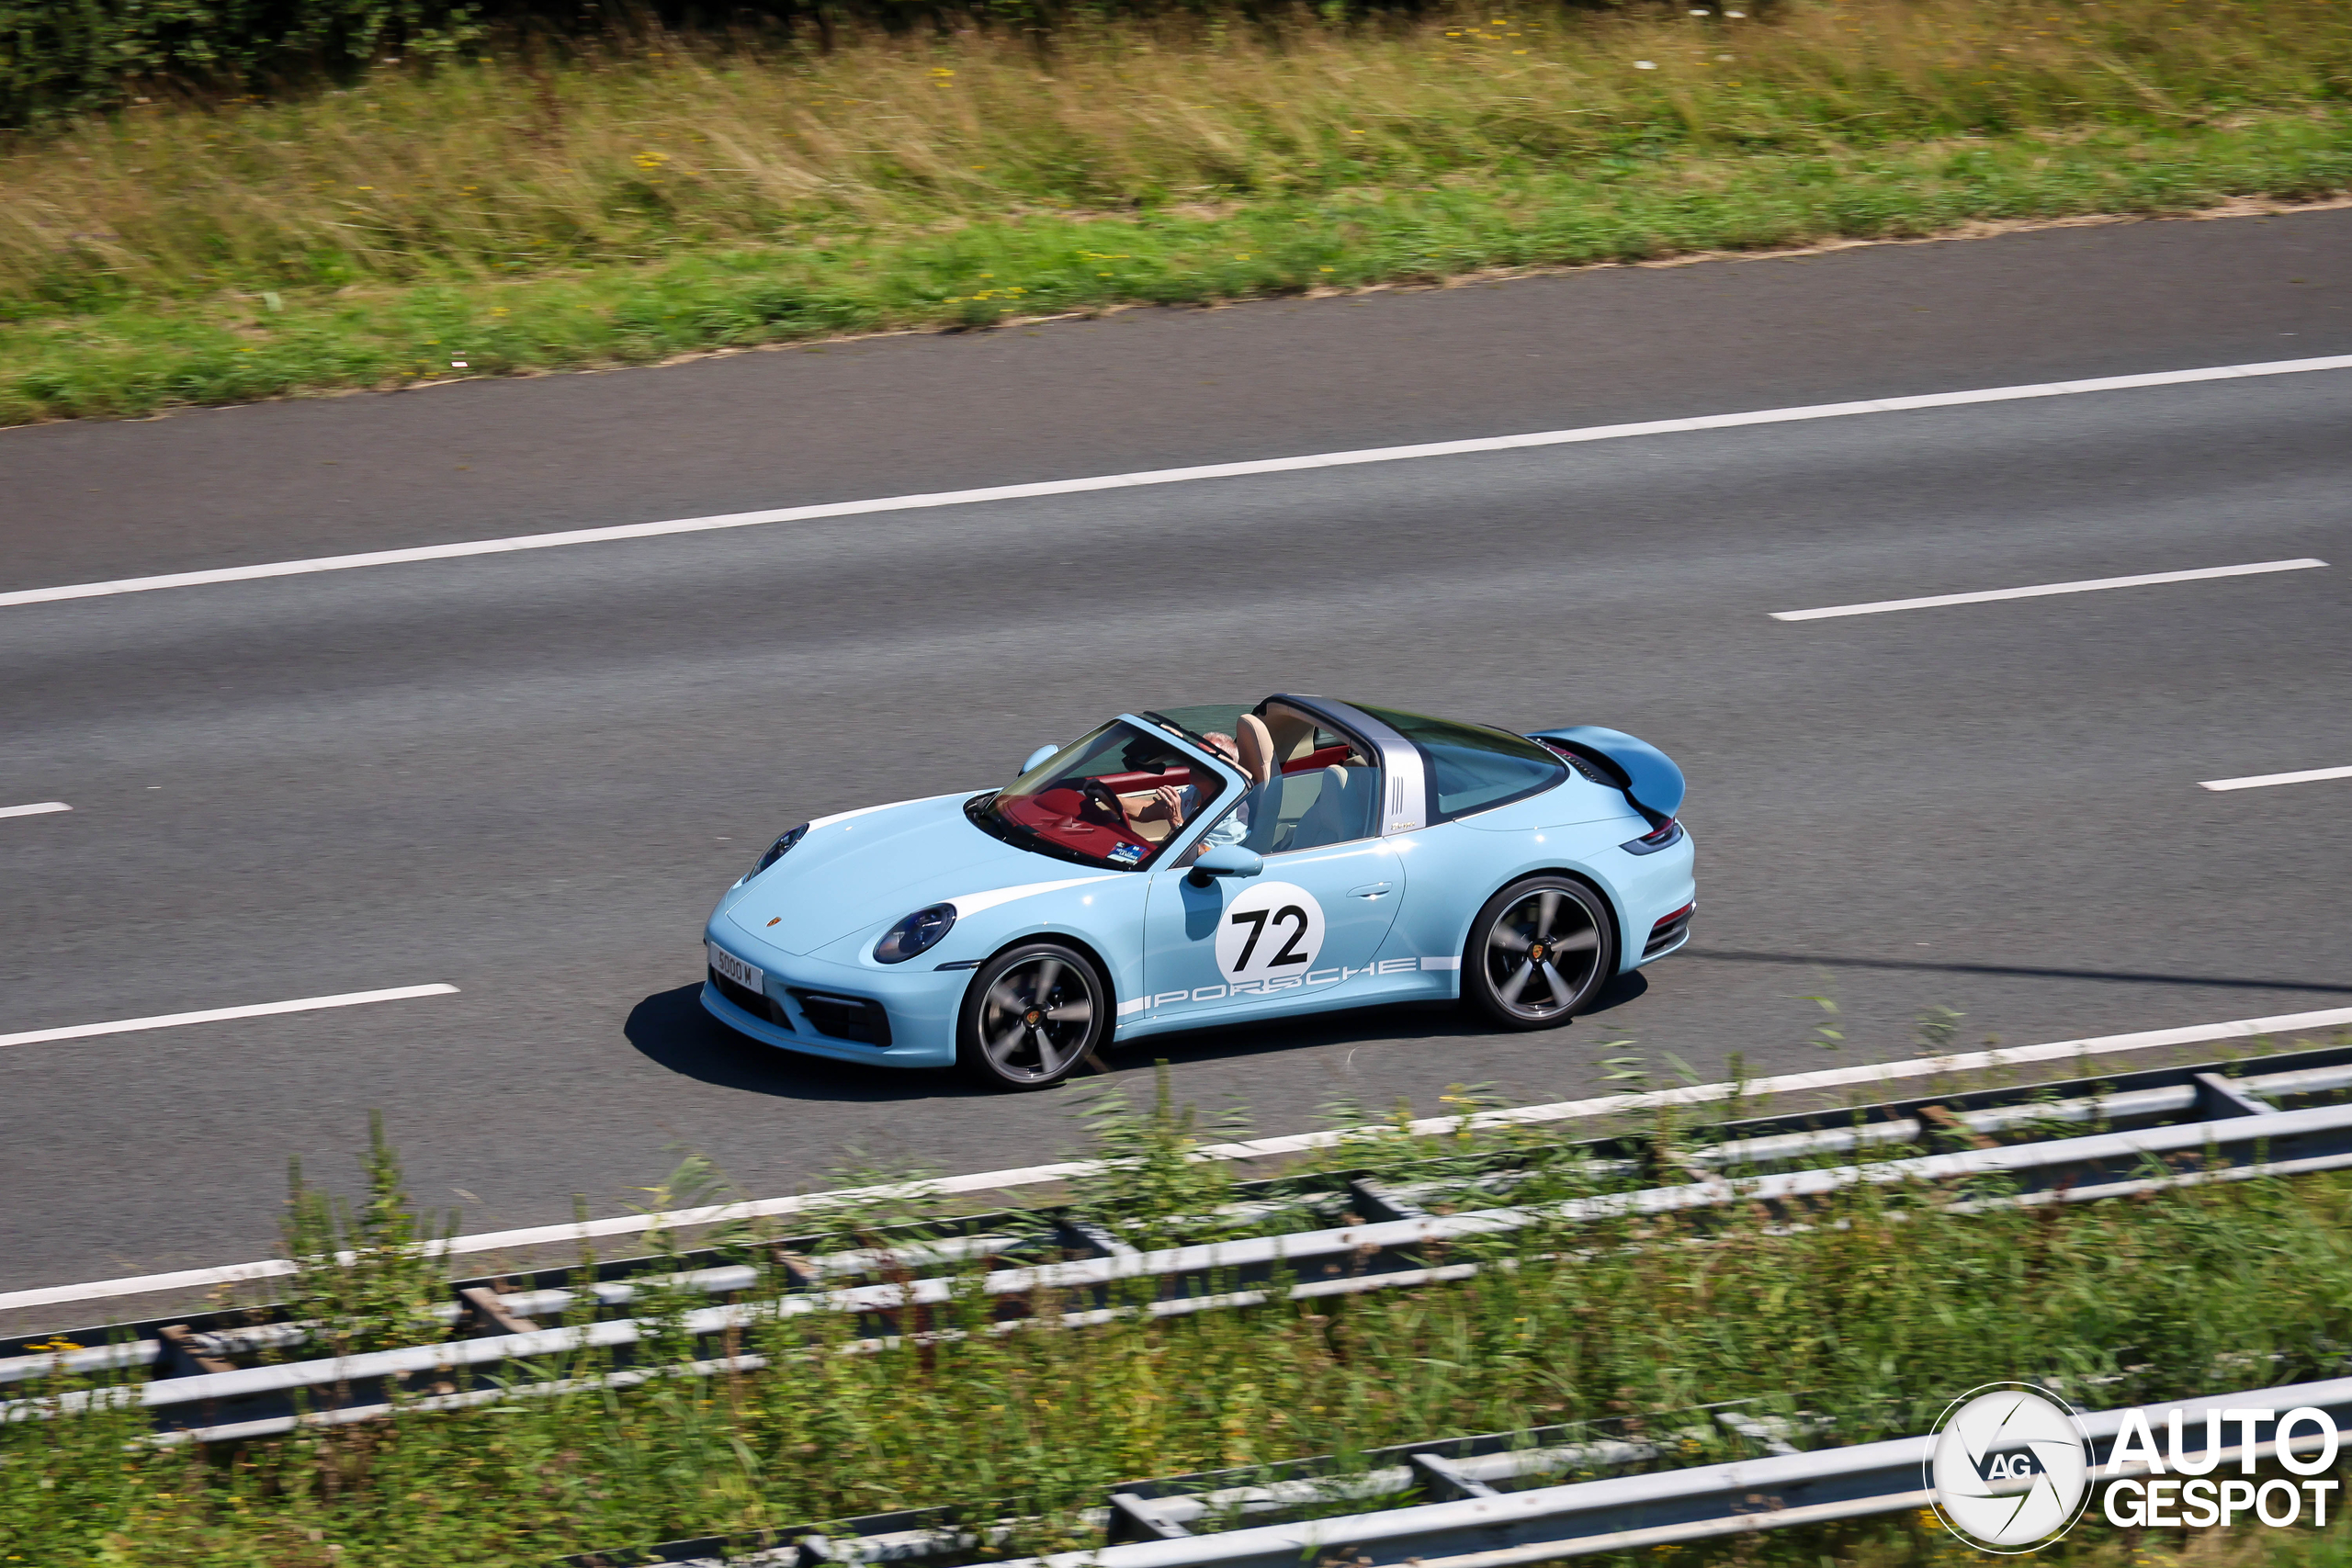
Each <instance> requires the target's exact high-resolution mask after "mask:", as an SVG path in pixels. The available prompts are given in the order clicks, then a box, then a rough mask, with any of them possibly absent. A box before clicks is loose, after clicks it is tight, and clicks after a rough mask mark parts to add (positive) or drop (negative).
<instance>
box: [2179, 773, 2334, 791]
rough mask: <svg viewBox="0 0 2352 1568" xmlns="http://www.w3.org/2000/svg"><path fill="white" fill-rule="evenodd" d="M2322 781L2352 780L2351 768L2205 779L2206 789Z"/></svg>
mask: <svg viewBox="0 0 2352 1568" xmlns="http://www.w3.org/2000/svg"><path fill="white" fill-rule="evenodd" d="M2322 779H2352V768H2307V769H2305V770H2304V771H2303V772H2301V773H2256V775H2255V776H2254V777H2252V778H2249V779H2207V780H2206V781H2205V783H2204V784H2203V786H2202V787H2204V788H2206V789H2261V788H2262V787H2264V786H2265V785H2267V784H2317V783H2318V782H2319V781H2320V780H2322Z"/></svg>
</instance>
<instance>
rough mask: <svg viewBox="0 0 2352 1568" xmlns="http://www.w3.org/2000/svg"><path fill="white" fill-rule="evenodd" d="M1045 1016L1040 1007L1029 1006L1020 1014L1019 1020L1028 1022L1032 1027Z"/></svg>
mask: <svg viewBox="0 0 2352 1568" xmlns="http://www.w3.org/2000/svg"><path fill="white" fill-rule="evenodd" d="M1045 1016H1046V1014H1045V1010H1043V1009H1041V1008H1031V1009H1030V1010H1028V1011H1027V1012H1024V1013H1023V1014H1022V1015H1021V1021H1022V1022H1023V1023H1026V1024H1029V1025H1031V1026H1032V1027H1035V1025H1036V1024H1037V1023H1039V1022H1040V1021H1043V1020H1044V1018H1045Z"/></svg>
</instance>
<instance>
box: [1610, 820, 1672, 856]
mask: <svg viewBox="0 0 2352 1568" xmlns="http://www.w3.org/2000/svg"><path fill="white" fill-rule="evenodd" d="M1681 841H1682V824H1681V823H1680V822H1679V821H1678V820H1676V819H1675V818H1671V817H1669V818H1667V819H1666V824H1665V826H1663V827H1660V828H1657V829H1652V830H1651V831H1649V832H1646V833H1645V834H1643V835H1642V836H1641V837H1640V838H1638V839H1628V840H1625V842H1623V844H1620V845H1619V846H1618V848H1620V849H1622V850H1623V851H1624V852H1626V853H1627V854H1629V855H1654V854H1656V853H1657V852H1658V851H1660V850H1663V849H1667V848H1669V847H1671V846H1673V845H1675V844H1678V843H1680V842H1681Z"/></svg>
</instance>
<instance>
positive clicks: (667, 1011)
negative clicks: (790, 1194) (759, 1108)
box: [621, 983, 988, 1104]
mask: <svg viewBox="0 0 2352 1568" xmlns="http://www.w3.org/2000/svg"><path fill="white" fill-rule="evenodd" d="M621 1032H622V1033H623V1034H625V1035H627V1036H628V1043H630V1044H632V1045H634V1046H636V1047H637V1048H638V1050H639V1053H640V1054H642V1055H644V1056H645V1057H646V1058H647V1059H648V1060H649V1061H651V1062H653V1063H655V1064H657V1065H658V1066H663V1067H666V1068H668V1069H669V1070H670V1071H672V1072H673V1073H677V1074H680V1075H681V1076H683V1077H690V1078H697V1079H700V1080H701V1081H702V1082H704V1083H707V1084H715V1085H717V1086H718V1088H720V1089H742V1090H745V1091H746V1092H748V1093H752V1094H770V1095H775V1096H776V1097H778V1098H779V1099H785V1100H844V1101H854V1102H857V1103H860V1104H876V1103H881V1102H887V1101H891V1100H961V1099H966V1098H978V1097H981V1096H985V1095H986V1094H987V1092H988V1091H987V1090H985V1089H981V1088H980V1087H979V1086H978V1085H977V1084H967V1083H966V1082H965V1081H964V1080H963V1079H962V1078H961V1077H957V1076H956V1074H954V1073H944V1072H909V1071H907V1070H906V1069H905V1068H902V1067H869V1066H865V1065H864V1064H862V1063H858V1062H836V1061H832V1060H831V1059H829V1058H827V1057H824V1056H804V1055H800V1054H799V1053H798V1052H796V1051H779V1050H777V1049H776V1048H775V1047H774V1046H772V1045H763V1044H762V1043H760V1042H758V1041H756V1040H752V1039H750V1038H748V1037H747V1036H744V1035H741V1034H738V1033H736V1032H734V1031H733V1030H731V1029H729V1028H728V1027H727V1026H726V1025H725V1024H723V1023H721V1022H719V1021H718V1020H717V1019H715V1018H713V1017H711V1016H710V1014H709V1013H708V1012H707V1011H705V1010H704V1009H703V1005H702V987H701V985H700V984H699V983H697V984H695V985H691V986H680V987H677V988H676V989H675V990H669V991H658V992H656V993H655V994H653V995H652V996H650V997H648V998H645V999H644V1000H643V1001H641V1002H639V1003H638V1004H637V1006H635V1007H634V1008H631V1009H630V1010H629V1015H628V1022H627V1023H625V1024H623V1025H622V1026H621Z"/></svg>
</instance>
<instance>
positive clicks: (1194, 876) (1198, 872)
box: [1184, 844, 1266, 887]
mask: <svg viewBox="0 0 2352 1568" xmlns="http://www.w3.org/2000/svg"><path fill="white" fill-rule="evenodd" d="M1265 869H1266V862H1265V859H1264V857H1262V856H1261V855H1260V854H1259V853H1258V852H1257V851H1255V850H1245V849H1243V848H1242V847H1241V846H1240V845H1239V844H1219V845H1218V846H1217V847H1216V848H1215V849H1213V850H1211V851H1209V852H1207V853H1206V854H1204V855H1203V856H1202V857H1201V858H1200V859H1198V860H1196V861H1194V862H1193V869H1192V870H1191V872H1189V873H1188V874H1186V875H1185V878H1184V880H1185V881H1187V882H1189V883H1191V884H1192V885H1193V886H1195V887H1206V886H1208V885H1209V884H1210V882H1211V881H1213V880H1215V879H1216V878H1217V877H1220V876H1255V875H1257V874H1259V873H1260V872H1261V871H1263V870H1265Z"/></svg>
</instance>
